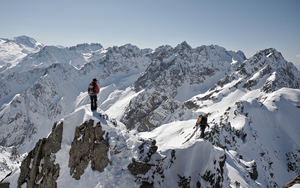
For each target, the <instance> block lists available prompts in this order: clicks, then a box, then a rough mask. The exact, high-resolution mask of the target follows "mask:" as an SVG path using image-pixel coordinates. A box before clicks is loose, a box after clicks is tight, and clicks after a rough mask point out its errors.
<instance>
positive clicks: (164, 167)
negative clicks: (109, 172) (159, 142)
mask: <svg viewBox="0 0 300 188" xmlns="http://www.w3.org/2000/svg"><path fill="white" fill-rule="evenodd" d="M155 143H156V142H155V141H153V142H149V141H144V142H143V143H142V145H140V147H139V149H140V155H141V157H140V158H139V160H137V159H132V163H131V164H129V165H128V170H129V171H130V172H131V174H133V175H134V176H135V177H136V181H138V182H141V183H142V186H141V187H153V185H160V186H161V187H165V186H166V187H171V186H172V185H173V186H174V185H175V186H178V187H184V188H188V187H202V186H204V187H218V188H221V187H224V183H225V182H226V178H227V176H226V172H225V168H224V166H225V161H226V155H225V154H224V153H222V152H220V153H219V152H217V153H218V154H214V155H211V154H209V153H208V154H202V153H201V149H204V148H207V147H209V148H211V149H212V145H211V144H210V143H201V144H199V145H198V146H196V147H195V148H194V149H195V150H194V149H191V150H184V151H181V150H180V149H175V150H169V151H168V152H167V154H166V155H165V156H160V157H159V156H157V155H159V154H158V153H156V150H157V148H156V147H155ZM206 151H209V150H206ZM183 152H187V153H186V154H184V157H183V156H182V154H183ZM189 152H191V153H194V152H196V153H197V152H199V155H202V157H200V158H198V159H200V161H197V162H196V161H193V160H194V157H193V156H192V155H191V153H189ZM154 155H155V157H154ZM206 155H207V156H209V158H207V156H206ZM151 158H155V160H151ZM190 162H191V163H193V165H200V166H201V165H202V164H208V165H207V166H208V167H207V169H206V170H205V171H197V170H196V171H197V172H196V173H195V172H193V171H192V170H191V171H189V172H179V171H178V170H176V169H177V168H180V166H181V165H180V163H181V164H182V163H184V164H185V163H190ZM187 166H188V165H187ZM183 173H186V174H188V175H189V176H188V177H186V176H185V175H182V174H183ZM168 178H169V179H172V180H173V184H170V183H169V184H168V183H165V181H164V180H165V179H168Z"/></svg>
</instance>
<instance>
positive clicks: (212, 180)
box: [0, 41, 300, 187]
mask: <svg viewBox="0 0 300 188" xmlns="http://www.w3.org/2000/svg"><path fill="white" fill-rule="evenodd" d="M91 46H94V47H95V48H93V49H91V48H89V47H90V46H89V45H88V44H83V45H78V46H76V47H74V48H73V47H71V48H69V49H58V48H56V47H46V48H43V50H49V49H55V50H59V51H60V53H61V55H60V56H61V57H64V54H71V55H70V57H69V59H72V58H73V57H76V56H77V55H76V54H79V55H80V54H81V55H80V57H82V58H81V60H80V61H79V64H80V66H76V65H75V64H72V63H71V64H70V63H69V62H68V61H62V62H59V61H56V60H55V59H58V58H56V57H55V58H53V59H52V60H51V61H49V64H45V66H43V65H41V66H40V67H38V68H34V69H32V68H31V67H30V66H29V67H28V68H24V69H23V68H22V67H24V66H26V65H22V64H19V67H21V68H20V69H19V70H20V71H18V72H13V71H12V72H9V71H5V72H4V73H1V77H2V80H1V82H0V85H1V88H4V90H2V92H1V97H0V101H1V108H0V128H1V132H4V134H2V135H0V142H1V145H2V146H5V147H8V146H13V145H14V146H17V147H18V150H19V152H20V153H21V154H23V153H26V152H29V151H30V150H32V149H33V148H34V147H35V143H36V142H38V141H39V139H42V138H44V137H47V135H48V134H49V132H51V130H52V124H53V122H54V121H60V122H64V130H63V141H62V143H61V146H62V149H61V150H59V151H58V153H57V154H56V157H57V160H56V162H57V163H59V164H60V165H61V170H62V172H63V173H62V176H61V177H58V179H57V184H58V185H59V187H60V186H63V185H65V182H64V181H63V179H61V178H62V177H64V178H66V179H68V180H70V178H72V177H71V176H70V175H69V174H68V173H65V172H68V171H69V170H68V169H69V167H68V166H67V165H65V164H64V159H66V158H69V157H70V156H67V155H66V153H67V154H68V151H69V149H70V147H71V143H72V140H73V139H74V131H75V127H76V126H79V125H80V124H81V123H82V122H85V121H89V119H94V121H96V122H99V121H100V122H101V125H102V127H104V129H105V130H106V131H108V130H109V131H108V132H107V133H108V136H106V137H105V138H108V139H109V141H108V144H109V148H108V151H107V152H104V153H109V155H108V158H109V160H110V161H111V164H108V166H107V167H105V168H104V169H105V170H104V172H95V171H93V170H87V171H88V173H83V174H82V178H81V180H78V181H75V180H72V182H73V183H74V185H77V184H76V183H79V184H82V185H85V184H86V181H85V180H87V181H89V180H91V179H90V178H87V176H88V175H87V174H89V175H91V174H93V175H92V177H94V178H95V180H93V181H91V182H93V184H89V186H90V187H102V186H105V185H109V184H110V183H111V181H113V180H112V178H111V177H117V180H116V181H114V182H113V183H114V185H116V186H119V187H122V186H121V184H120V182H121V181H124V182H125V184H124V186H125V187H126V186H134V187H140V186H146V185H149V186H150V185H152V186H156V187H157V186H160V185H161V186H172V187H184V186H188V185H189V186H198V187H199V186H201V185H202V186H203V185H204V186H216V185H219V186H222V187H237V186H239V185H240V186H242V187H249V186H250V187H268V186H272V187H279V186H283V185H284V184H285V183H286V182H288V181H289V178H290V179H292V178H293V177H295V176H296V175H297V173H299V170H298V167H299V166H300V164H299V161H300V160H299V158H300V157H299V155H300V154H299V152H298V150H297V148H298V147H299V145H298V144H297V143H300V141H299V138H300V135H299V132H297V131H293V129H295V128H296V126H297V122H299V121H300V119H299V117H298V116H297V115H295V114H297V113H298V112H299V109H300V108H299V106H300V104H299V100H300V92H299V83H300V82H299V79H300V76H299V71H298V70H297V68H296V67H295V66H294V65H293V64H291V63H289V62H287V61H285V60H284V58H283V57H282V54H281V53H280V52H277V51H276V50H275V49H274V48H269V49H265V50H260V51H258V52H257V53H256V54H254V56H252V57H250V58H248V59H247V58H246V57H245V55H244V54H243V53H242V52H241V51H237V52H232V51H227V50H226V49H225V48H223V47H219V46H217V45H211V46H200V47H197V48H191V47H190V46H189V45H188V44H187V43H186V42H185V41H184V42H182V43H181V44H179V45H177V46H176V47H174V48H173V47H171V46H168V45H165V46H160V47H158V48H156V49H155V50H151V49H139V48H138V47H136V46H134V45H131V44H126V45H124V46H120V47H117V46H114V47H111V48H108V49H103V47H102V46H101V45H100V44H95V45H91ZM86 47H87V48H86ZM86 49H87V50H88V51H86ZM70 50H72V51H74V50H75V52H76V53H73V52H72V53H69V52H68V51H70ZM80 50H81V52H79V51H80ZM49 51H51V50H49ZM87 52H88V54H84V53H87ZM37 54H41V53H40V52H37V53H34V54H29V55H28V56H27V57H32V58H33V60H32V61H31V60H30V58H27V60H26V61H28V63H32V64H31V65H34V61H35V60H36V59H38V55H37ZM52 54H53V53H52ZM56 54H57V53H56ZM54 56H55V55H54ZM49 57H51V56H49ZM91 57H94V58H95V59H94V58H91ZM25 59H26V58H25ZM34 59H35V60H34ZM94 77H96V78H97V79H98V81H99V86H100V94H99V96H98V100H99V108H98V110H99V111H100V112H101V114H102V115H104V114H107V115H105V116H99V115H98V114H97V113H92V112H90V111H89V97H88V95H87V93H86V89H87V84H88V83H89V82H90V81H91V80H92V79H93V78H94ZM15 84H17V85H19V86H22V87H20V88H19V89H17V90H16V89H13V86H15ZM286 112H289V114H286ZM204 113H209V115H210V116H209V124H210V126H211V128H209V129H208V130H207V131H206V134H205V135H206V136H205V139H206V141H205V140H201V139H200V140H198V139H197V137H198V136H199V135H198V132H195V133H196V134H195V135H194V136H192V137H191V138H190V136H191V135H193V134H192V133H193V132H194V131H195V129H193V125H194V124H195V122H196V120H197V117H198V115H199V114H204ZM264 114H265V115H264ZM284 116H286V117H288V119H287V120H286V122H288V126H283V125H284V124H285V123H286V122H285V121H284V118H283V119H281V118H280V117H284ZM106 117H109V118H106ZM20 125H22V126H20ZM268 128H270V129H271V130H273V131H269V132H270V133H268ZM15 130H18V131H15ZM7 133H8V134H7ZM158 133H160V134H158ZM116 138H119V139H121V140H122V141H121V142H120V140H117V139H116ZM188 138H190V139H188ZM78 139H79V138H78ZM75 140H76V139H75ZM187 140H188V141H187ZM268 140H273V142H274V143H277V144H278V146H277V145H272V144H270V143H269V142H268ZM186 141H187V142H186ZM122 142H124V143H126V144H125V145H122ZM281 142H282V143H283V144H280V143H281ZM183 143H184V144H183ZM284 145H288V146H289V147H285V146H284ZM68 148H69V149H68ZM155 148H156V149H155ZM192 148H193V149H192ZM209 148H210V149H209ZM245 148H249V149H252V151H254V152H252V153H251V152H250V153H249V151H248V150H247V149H245ZM201 150H202V151H206V152H207V153H211V155H212V156H215V157H214V159H215V164H214V160H208V158H207V157H205V156H199V157H200V158H201V157H204V158H205V159H206V161H207V165H208V166H205V165H204V164H202V163H200V164H199V165H200V166H199V169H202V170H203V171H201V173H199V172H197V169H194V168H191V167H190V166H193V165H194V164H195V163H196V161H199V160H200V158H199V157H197V155H198V154H199V152H200V151H201ZM120 151H121V152H120ZM185 153H193V154H192V155H186V154H185ZM218 153H221V154H220V155H219V154H218ZM247 156H249V157H247ZM274 156H275V157H274ZM132 158H134V160H132ZM184 158H189V159H192V158H193V159H192V160H191V161H194V162H191V163H189V164H190V166H189V167H188V166H186V165H185V164H184V163H182V162H180V161H182V160H183V159H184ZM204 158H203V159H204ZM196 159H197V160H196ZM201 159H202V158H201ZM116 164H121V166H120V167H118V165H116ZM171 164H173V165H171ZM37 165H40V164H37ZM134 166H140V167H141V168H143V169H145V171H142V172H141V171H138V170H137V169H135V168H134ZM172 166H174V167H172ZM15 169H17V167H16V168H15ZM86 169H91V168H90V167H87V168H86ZM176 169H178V170H176ZM204 169H209V171H205V170H204ZM282 171H287V173H284V174H283V175H281V172H282ZM221 172H222V173H221ZM18 174H19V172H17V171H14V173H13V174H12V175H11V177H8V178H7V179H6V180H5V181H7V182H10V183H12V182H13V181H14V180H16V178H17V176H18ZM197 174H198V175H197ZM213 174H214V175H213ZM106 175H108V177H109V178H108V179H106V178H104V176H106ZM86 178H87V179H86ZM97 178H98V179H99V178H100V179H101V180H102V181H100V180H99V182H96V181H97ZM126 178H128V180H126ZM38 179H39V180H38V182H41V181H42V179H40V178H38ZM171 179H172V180H174V181H173V182H172V181H170V180H171ZM217 180H218V181H217ZM45 181H46V180H45ZM70 181H71V180H70ZM101 182H102V183H101ZM134 182H136V183H134Z"/></svg>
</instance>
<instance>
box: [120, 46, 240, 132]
mask: <svg viewBox="0 0 300 188" xmlns="http://www.w3.org/2000/svg"><path fill="white" fill-rule="evenodd" d="M160 50H161V51H159V52H157V54H155V53H154V54H152V57H153V58H154V60H153V61H152V63H151V64H150V65H149V67H148V68H147V69H146V70H145V72H144V73H143V74H142V75H141V76H140V77H139V78H138V79H137V81H136V82H135V83H134V89H135V91H136V92H139V91H141V90H142V89H144V91H142V92H141V93H140V94H139V95H138V96H137V97H136V98H134V99H132V100H131V102H130V104H129V106H128V108H127V110H126V112H125V114H124V116H123V117H122V119H121V121H122V122H123V123H124V124H125V125H126V126H127V128H128V129H133V128H135V127H138V131H149V130H153V129H154V128H156V127H158V126H160V125H161V124H162V122H164V120H165V119H166V118H167V117H168V116H169V115H170V114H172V113H174V111H175V110H177V109H178V108H184V107H183V106H184V105H182V104H180V103H178V102H174V101H173V100H172V99H175V98H176V96H177V95H178V91H179V89H180V88H181V87H182V86H183V84H184V83H187V84H188V85H199V86H200V85H201V84H203V83H205V82H206V80H207V79H209V78H210V77H214V78H216V77H217V78H219V79H220V78H222V77H223V76H225V75H226V74H227V73H228V71H229V67H230V65H231V64H230V63H231V61H232V59H235V58H237V57H239V60H244V58H245V56H244V55H242V54H241V52H239V53H238V54H237V53H233V52H227V51H226V50H225V49H223V48H220V47H217V46H201V47H199V48H196V49H192V48H191V47H190V46H189V45H188V44H187V43H186V42H183V43H182V44H180V45H178V46H177V47H176V48H174V49H173V48H162V49H160ZM155 55H156V56H155ZM225 57H226V58H225ZM229 57H230V58H229ZM225 59H226V60H225ZM228 59H230V60H228ZM237 59H238V58H237ZM227 60H228V61H230V62H228V61H227ZM237 64H239V63H237ZM207 85H209V84H207ZM211 86H213V85H211ZM206 89H208V88H206ZM167 103H168V104H167ZM175 103H177V104H175ZM167 106H169V107H170V108H166V107H167ZM159 108H161V109H163V112H161V110H159ZM155 111H156V112H155ZM151 121H152V122H151Z"/></svg>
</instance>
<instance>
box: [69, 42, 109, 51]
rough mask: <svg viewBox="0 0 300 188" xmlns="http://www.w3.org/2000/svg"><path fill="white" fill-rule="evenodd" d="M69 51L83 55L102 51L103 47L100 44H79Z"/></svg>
mask: <svg viewBox="0 0 300 188" xmlns="http://www.w3.org/2000/svg"><path fill="white" fill-rule="evenodd" d="M68 49H69V50H74V51H78V52H81V53H91V52H95V51H98V50H102V49H103V46H102V45H101V44H99V43H91V44H88V43H83V44H77V45H76V46H72V47H69V48H68Z"/></svg>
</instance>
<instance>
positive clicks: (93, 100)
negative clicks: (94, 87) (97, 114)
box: [90, 95, 97, 111]
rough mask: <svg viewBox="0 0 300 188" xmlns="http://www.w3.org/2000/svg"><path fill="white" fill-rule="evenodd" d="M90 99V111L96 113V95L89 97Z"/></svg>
mask: <svg viewBox="0 0 300 188" xmlns="http://www.w3.org/2000/svg"><path fill="white" fill-rule="evenodd" d="M90 98H91V110H92V111H96V110H97V95H93V96H90Z"/></svg>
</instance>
